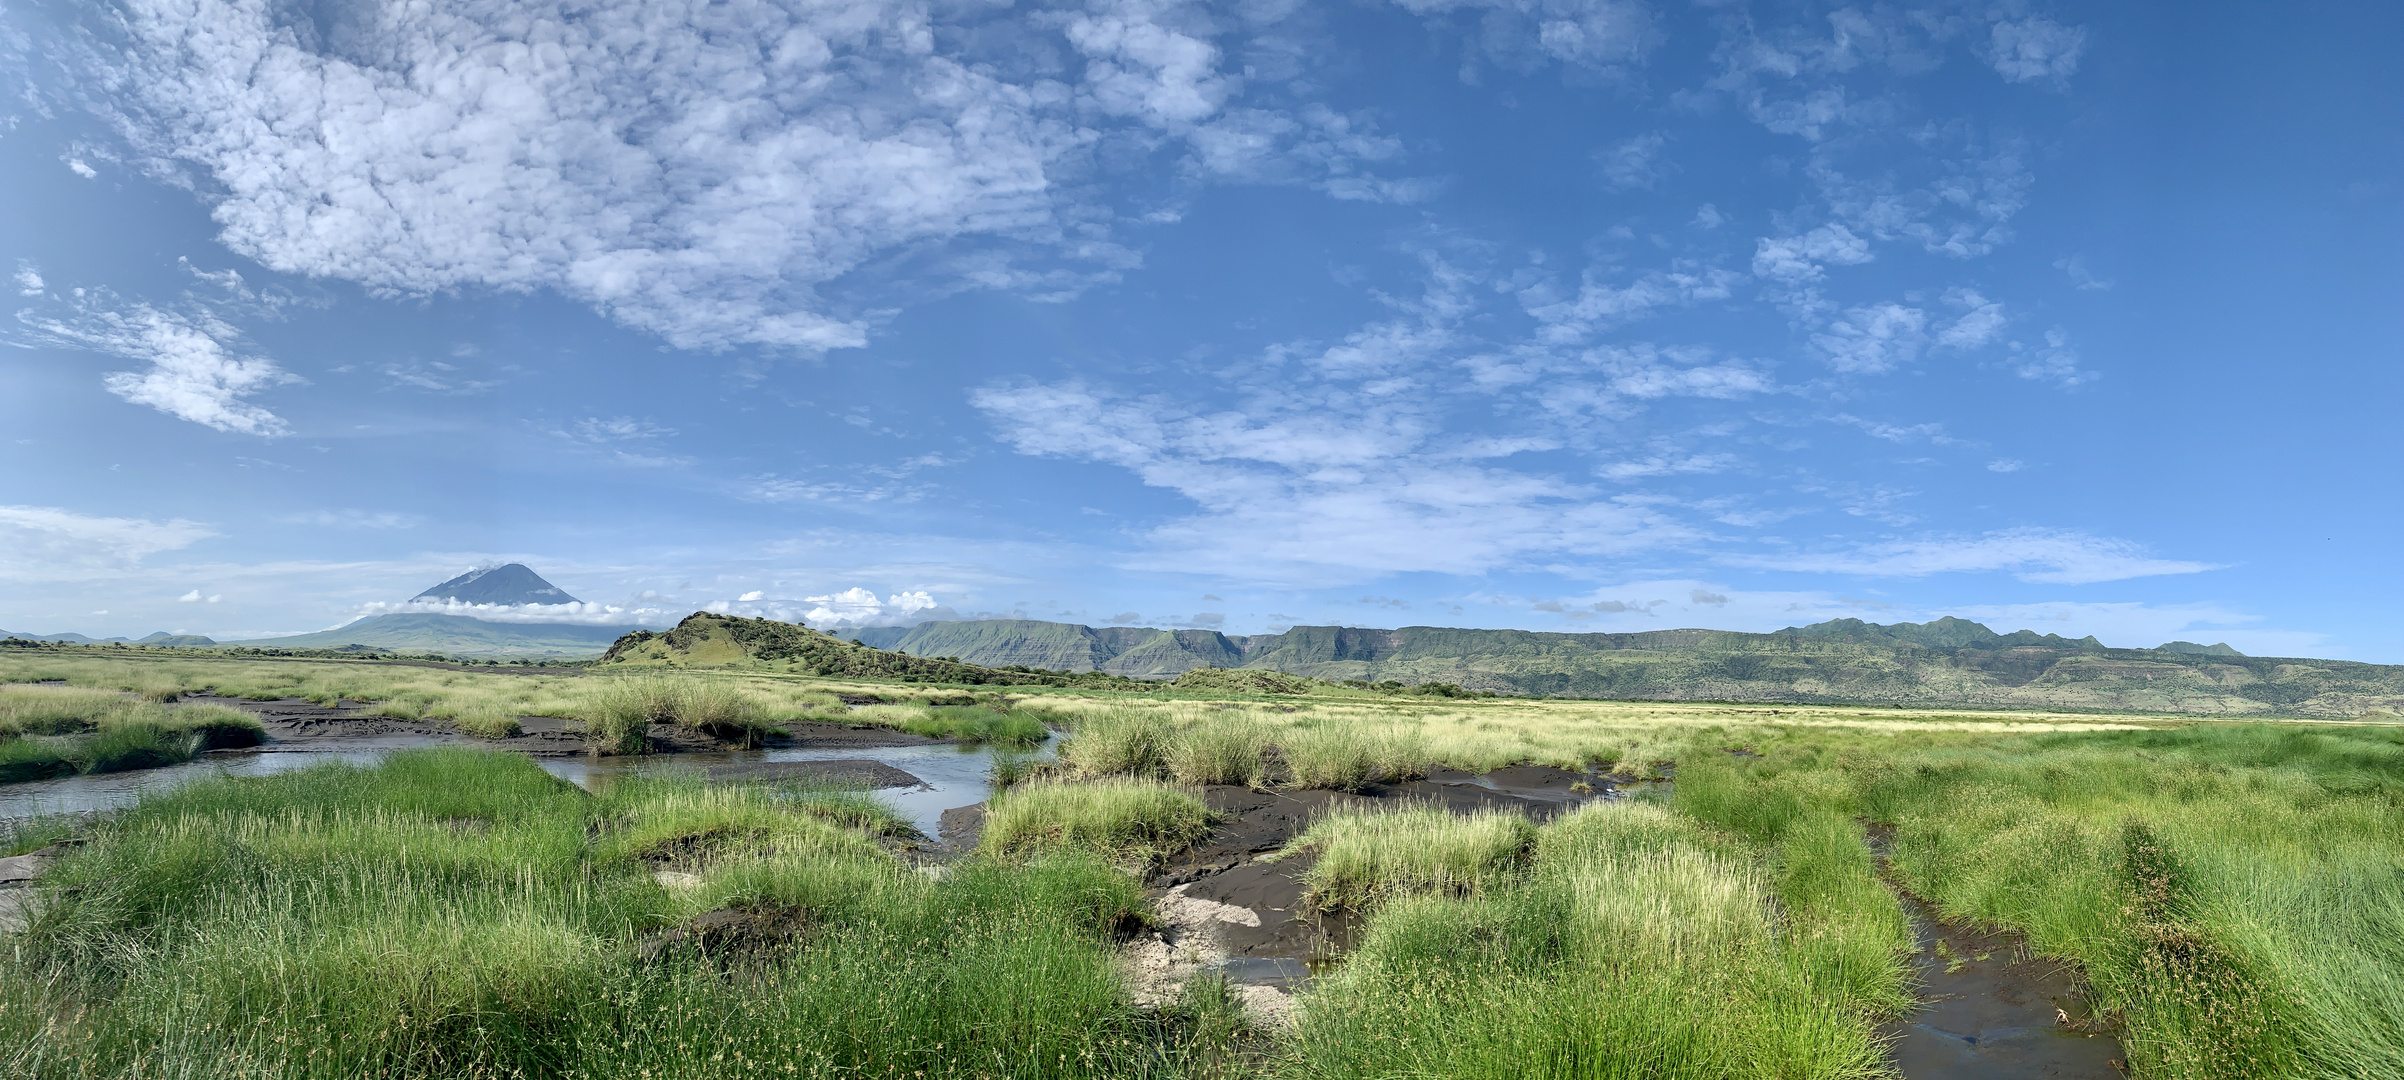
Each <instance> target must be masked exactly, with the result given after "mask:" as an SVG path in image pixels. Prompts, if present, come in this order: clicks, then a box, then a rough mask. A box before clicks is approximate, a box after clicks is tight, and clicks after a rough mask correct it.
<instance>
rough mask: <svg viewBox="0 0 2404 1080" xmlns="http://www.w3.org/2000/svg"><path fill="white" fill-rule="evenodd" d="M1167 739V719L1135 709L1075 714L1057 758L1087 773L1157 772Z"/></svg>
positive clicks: (1164, 752)
mask: <svg viewBox="0 0 2404 1080" xmlns="http://www.w3.org/2000/svg"><path fill="white" fill-rule="evenodd" d="M1169 743H1170V734H1169V725H1168V722H1167V721H1166V720H1164V719H1162V718H1161V717H1160V716H1158V715H1157V714H1154V713H1151V712H1147V711H1143V710H1138V709H1111V710H1107V711H1102V712H1093V713H1086V714H1084V715H1081V716H1079V717H1077V720H1076V726H1075V727H1074V728H1072V729H1071V731H1070V734H1069V740H1068V742H1067V743H1065V744H1063V745H1062V746H1061V748H1060V761H1061V763H1062V764H1064V765H1067V766H1068V767H1069V768H1071V769H1074V770H1076V771H1077V772H1080V773H1083V774H1085V775H1087V776H1110V775H1114V774H1124V775H1127V776H1158V775H1160V773H1161V771H1162V767H1163V765H1164V763H1165V759H1166V757H1167V753H1168V748H1169Z"/></svg>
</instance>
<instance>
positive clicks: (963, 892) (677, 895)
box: [0, 749, 1224, 1080]
mask: <svg viewBox="0 0 2404 1080" xmlns="http://www.w3.org/2000/svg"><path fill="white" fill-rule="evenodd" d="M788 794H789V793H784V792H779V791H777V790H774V789H772V788H770V787H766V786H713V785H708V784H705V783H704V782H702V781H700V780H699V779H697V778H694V777H691V776H662V777H636V778H631V779H627V780H623V781H621V782H619V783H617V784H614V785H612V786H611V787H610V788H609V789H608V790H607V791H606V792H605V793H603V794H600V795H587V794H585V793H583V792H582V791H579V790H577V789H576V788H574V787H572V786H570V785H567V784H564V783H562V782H559V781H557V780H555V779H553V778H551V777H550V776H548V775H546V774H544V773H543V772H542V771H541V770H540V769H539V768H537V767H535V766H534V765H533V764H532V763H531V762H528V761H526V760H525V759H523V758H520V757H517V756H515V755H508V754H497V753H490V752H483V751H474V750H465V749H440V750H429V751H412V752H408V753H402V754H396V755H394V756H392V757H391V758H389V759H387V760H386V762H385V763H383V764H381V765H379V766H376V767H372V768H358V767H352V766H346V765H339V764H337V765H327V766H320V767H317V768H313V769H309V770H304V771H301V772H297V773H290V774H284V775H279V776H274V777H261V778H252V779H225V778H220V779H213V780H202V781H198V782H195V783H193V784H190V785H187V786H185V787H182V788H179V789H176V790H175V791H173V792H170V793H167V794H163V795H157V796H153V797H150V798H147V799H145V800H144V801H143V802H142V803H141V804H140V805H138V806H136V807H134V808H132V809H130V810H127V811H125V812H124V813H122V814H119V815H117V816H115V817H112V818H109V819H106V820H103V821H100V822H98V823H96V824H92V825H90V826H89V828H90V832H91V835H90V842H89V843H88V844H86V845H84V846H82V847H80V848H77V849H75V850H74V851H73V852H72V853H70V854H69V855H67V856H66V857H64V858H63V859H61V861H60V862H59V863H58V864H57V865H56V866H54V867H53V868H52V870H51V874H52V875H53V877H52V878H51V881H52V883H55V884H57V885H58V886H60V891H59V892H58V893H57V895H58V896H59V898H60V899H59V901H58V903H57V904H56V905H55V906H53V907H52V908H51V909H49V910H48V911H47V912H46V913H45V914H44V915H43V916H42V918H41V919H40V921H39V922H38V923H37V924H36V925H35V927H34V928H33V929H32V931H31V932H30V933H29V934H27V935H25V936H23V937H21V938H19V939H17V940H16V941H15V942H13V943H12V944H13V945H14V946H15V947H16V948H15V951H14V952H13V953H12V957H11V959H10V962H9V963H7V964H4V965H0V1075H6V1076H28V1077H34V1076H40V1077H48V1076H93V1077H133V1076H159V1075H171V1076H182V1077H226V1078H232V1077H276V1078H292V1080H299V1078H327V1080H332V1078H337V1077H360V1076H374V1077H545V1078H563V1080H564V1078H571V1077H594V1078H600V1077H640V1076H643V1075H646V1074H648V1075H651V1076H655V1077H703V1076H708V1077H715V1076H750V1075H761V1076H788V1075H802V1076H856V1075H877V1076H886V1075H900V1076H920V1075H924V1076H934V1077H946V1078H953V1077H957V1078H962V1080H966V1078H968V1077H977V1076H1023V1077H1043V1078H1053V1077H1057V1078H1084V1077H1128V1076H1148V1075H1181V1074H1183V1073H1184V1072H1185V1069H1184V1065H1183V1064H1182V1063H1183V1062H1186V1061H1188V1060H1193V1059H1196V1058H1198V1057H1200V1056H1201V1054H1200V1052H1199V1049H1198V1048H1197V1047H1195V1046H1194V1045H1193V1036H1192V1035H1190V1034H1189V1033H1188V1027H1187V1026H1186V1025H1184V1024H1183V1023H1182V1022H1181V1021H1180V1020H1178V1019H1177V1017H1176V1016H1174V1015H1161V1014H1152V1013H1145V1012H1140V1011H1138V1010H1136V1009H1135V1008H1134V1007H1133V1006H1132V1005H1131V1004H1130V1003H1129V1001H1128V1000H1127V996H1126V992H1125V990H1124V988H1123V987H1122V985H1121V984H1120V981H1119V976H1118V971H1117V968H1116V964H1115V961H1114V957H1113V953H1112V948H1111V935H1112V933H1113V932H1114V931H1115V930H1116V929H1117V928H1119V927H1121V926H1122V925H1124V924H1125V923H1126V922H1128V921H1129V920H1130V919H1133V918H1135V917H1137V913H1138V912H1139V911H1140V909H1141V902H1142V900H1141V893H1140V890H1139V888H1138V886H1137V884H1136V883H1135V882H1134V881H1133V880H1132V879H1130V878H1129V877H1128V876H1127V875H1125V874H1124V873H1121V872H1119V871H1116V870H1113V869H1111V868H1110V867H1108V866H1106V865H1104V864H1103V863H1101V862H1100V861H1098V860H1097V859H1095V858H1093V857H1092V856H1090V855H1082V854H1078V853H1074V852H1061V853H1058V854H1054V855H1049V856H1045V857H1042V858H1038V859H1035V860H1032V861H1028V862H1024V863H1000V862H992V861H986V860H974V859H972V860H969V861H967V862H963V863H959V864H955V865H954V866H953V867H952V868H951V872H950V873H948V874H946V875H944V876H942V877H941V878H940V879H936V878H933V877H930V876H928V875H924V874H919V873H914V872H912V871H910V870H909V869H907V868H905V867H904V866H902V865H901V864H899V863H897V862H896V861H895V860H893V859H892V858H890V857H889V856H886V855H885V854H884V853H883V852H882V851H880V850H879V849H878V848H877V847H876V846H875V845H874V844H873V843H870V842H869V840H868V838H867V837H866V836H865V835H864V834H862V833H860V832H858V831H856V830H852V829H849V828H847V827H845V826H843V825H841V824H840V823H837V822H833V821H830V820H827V819H825V818H823V817H819V816H816V815H814V814H812V813H810V812H809V811H807V810H804V809H800V808H797V807H794V806H792V805H791V804H790V802H789V800H788V799H787V795H788ZM696 832H700V833H704V834H712V835H727V836H731V835H744V836H751V837H753V838H754V842H748V843H746V844H745V845H743V846H741V847H740V848H729V849H727V850H726V851H725V852H723V853H722V854H724V855H725V856H726V857H724V858H720V859H717V860H715V861H710V862H705V863H701V864H696V866H695V869H696V870H697V871H698V872H699V873H700V874H701V875H703V879H704V880H703V882H702V884H700V885H698V886H691V887H667V886H663V885H662V884H660V883H659V882H658V881H656V880H654V878H653V876H652V871H653V869H654V868H655V866H656V863H655V862H654V861H652V860H651V859H650V858H649V853H651V852H653V851H655V850H656V849H657V847H658V844H659V843H660V842H661V841H663V840H672V839H674V838H677V837H685V836H691V835H694V834H695V833H696ZM11 835H12V836H13V835H15V834H11ZM25 839H26V841H27V842H31V841H32V840H33V839H37V837H34V836H33V835H32V833H31V832H28V833H27V834H26V835H25ZM704 912H720V913H735V914H736V915H738V916H739V917H740V918H739V919H738V931H739V932H729V934H728V935H727V936H724V937H721V938H718V939H713V943H712V945H711V946H710V947H711V948H712V949H715V950H716V951H714V952H712V951H705V950H704V949H703V948H701V947H700V946H698V945H692V946H690V947H670V946H667V945H662V944H660V943H663V942H668V941H670V940H671V939H668V938H664V937H662V936H661V935H663V934H666V933H667V932H669V931H674V930H679V929H681V928H684V927H691V926H696V925H698V924H697V923H696V919H697V917H698V916H700V915H702V914H703V913H704ZM754 916H757V917H758V921H757V922H756V923H743V922H741V919H748V918H752V917H754ZM749 925H756V926H758V927H764V928H765V929H760V930H757V931H756V932H753V931H741V930H740V927H742V926H749ZM747 934H748V936H746V935H747ZM688 940H690V939H688ZM646 942H651V943H653V945H652V946H646V945H645V943H646ZM1213 1054H1214V1055H1215V1056H1218V1057H1221V1058H1223V1057H1224V1054H1223V1053H1220V1052H1217V1051H1213Z"/></svg>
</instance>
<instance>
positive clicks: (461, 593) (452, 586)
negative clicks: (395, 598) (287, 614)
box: [409, 563, 583, 605]
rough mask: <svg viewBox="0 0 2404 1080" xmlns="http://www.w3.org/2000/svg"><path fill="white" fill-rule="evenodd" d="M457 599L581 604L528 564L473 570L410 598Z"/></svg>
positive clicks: (498, 602) (489, 602)
mask: <svg viewBox="0 0 2404 1080" xmlns="http://www.w3.org/2000/svg"><path fill="white" fill-rule="evenodd" d="M409 599H410V601H411V602H412V603H414V602H417V601H420V600H456V601H458V602H460V603H462V604H504V605H517V604H580V603H583V601H581V600H578V599H576V598H575V597H573V596H569V595H568V593H567V590H565V589H562V588H560V587H559V586H557V585H553V584H551V583H550V582H548V581H544V580H543V576H542V575H541V574H537V573H535V572H534V570H533V568H531V567H529V566H527V565H526V564H524V563H508V564H506V565H502V566H491V567H486V568H484V569H481V570H470V571H468V572H467V573H464V574H461V575H459V576H458V577H455V578H452V579H451V580H449V581H446V582H443V583H442V584H440V585H436V586H435V587H433V588H431V589H427V590H426V591H424V592H422V593H419V594H417V595H416V596H413V597H410V598H409Z"/></svg>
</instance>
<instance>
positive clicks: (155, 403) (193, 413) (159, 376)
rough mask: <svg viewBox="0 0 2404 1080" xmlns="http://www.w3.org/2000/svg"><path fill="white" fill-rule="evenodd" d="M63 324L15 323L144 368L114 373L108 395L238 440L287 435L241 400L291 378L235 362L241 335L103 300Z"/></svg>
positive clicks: (41, 336) (90, 299) (81, 299)
mask: <svg viewBox="0 0 2404 1080" xmlns="http://www.w3.org/2000/svg"><path fill="white" fill-rule="evenodd" d="M78 293H79V294H80V295H79V296H78V297H77V299H76V300H75V301H74V305H75V306H74V310H73V311H72V312H71V313H70V314H68V315H66V316H64V317H50V316H45V315H42V314H41V313H40V312H39V311H38V310H35V309H28V310H25V311H20V312H18V313H17V320H18V321H19V322H20V323H23V324H24V325H25V327H26V328H27V329H28V330H30V331H32V333H33V336H34V338H35V339H36V340H38V341H42V342H45V343H48V344H53V345H59V346H65V347H73V348H82V349H90V350H93V351H95V352H104V353H108V354H110V355H113V356H117V357H121V358H123V359H127V360H134V361H138V362H143V363H147V364H149V365H150V369H149V370H147V371H139V372H135V371H119V372H112V373H110V374H109V375H108V377H107V378H106V379H105V380H103V382H104V385H106V386H107V387H108V390H109V392H110V393H112V394H115V395H117V396H118V397H121V398H124V399H125V400H127V401H130V402H133V403H134V404H136V405H148V406H150V407H151V408H154V409H157V410H159V411H160V412H163V413H166V414H167V415H169V416H173V417H177V418H180V419H184V420H190V421H192V422H194V423H197V424H205V425H208V426H209V427H213V428H216V429H217V430H219V431H226V432H233V433H235V434H240V435H262V436H276V435H285V434H289V433H290V430H291V429H290V428H289V427H288V426H287V425H286V424H285V423H284V421H283V419H282V418H281V417H278V416H277V415H275V414H274V413H272V412H269V411H267V409H265V408H264V407H261V406H259V405H255V404H252V403H251V402H249V401H247V400H245V399H247V398H249V397H250V396H252V395H254V394H257V393H259V392H260V391H262V390H265V389H267V388H268V387H270V386H274V385H276V384H278V383H284V382H290V381H293V376H291V375H289V374H287V373H285V372H284V371H283V369H281V368H278V367H276V365H275V363H274V362H273V361H271V360H268V359H266V358H264V357H257V356H238V355H236V354H235V353H234V352H233V351H232V346H233V343H235V342H236V341H239V340H240V338H241V334H240V332H239V331H236V330H235V329H234V328H233V327H232V326H229V325H227V324H226V323H225V322H224V321H222V320H220V319H218V318H217V317H216V316H214V315H210V314H208V313H206V312H194V313H190V314H186V313H182V312H175V311H167V310H162V309H160V308H155V307H152V306H150V305H149V304H143V303H132V304H126V305H123V306H117V307H112V306H110V305H109V301H110V300H111V299H112V298H111V297H110V296H109V295H108V294H107V293H102V292H94V293H88V294H85V293H82V291H81V290H78Z"/></svg>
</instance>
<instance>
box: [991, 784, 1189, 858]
mask: <svg viewBox="0 0 2404 1080" xmlns="http://www.w3.org/2000/svg"><path fill="white" fill-rule="evenodd" d="M1209 831H1210V810H1209V809H1208V808H1207V807H1205V806H1203V805H1202V800H1200V799H1197V798H1195V797H1193V796H1192V795H1189V794H1186V793H1185V792H1182V791H1179V790H1177V789H1176V788H1173V787H1170V786H1169V785H1167V784H1163V783H1160V782H1158V781H1155V780H1141V779H1135V778H1131V777H1106V778H1103V779H1099V780H1091V781H1082V782H1075V783H1067V782H1060V781H1037V782H1032V783H1022V784H1019V785H1017V786H1015V787H1012V788H1010V789H1009V790H1008V791H1005V792H1003V793H1002V794H1000V795H998V796H996V797H995V798H994V800H993V803H992V806H991V809H989V810H987V811H986V814H985V832H984V836H983V838H982V839H981V841H980V843H979V850H981V851H985V852H988V853H991V854H996V855H1011V856H1018V855H1025V854H1028V853H1030V852H1041V851H1057V850H1063V849H1083V850H1088V851H1100V852H1107V853H1110V854H1114V855H1119V856H1128V857H1135V858H1153V857H1157V856H1160V855H1165V854H1167V853H1169V852H1173V851H1176V850H1178V849H1180V848H1183V847H1185V846H1186V845H1187V844H1190V843H1192V842H1193V841H1195V840H1197V839H1200V838H1201V837H1202V836H1203V835H1204V834H1206V833H1208V832H1209Z"/></svg>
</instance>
